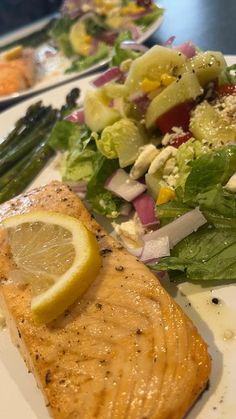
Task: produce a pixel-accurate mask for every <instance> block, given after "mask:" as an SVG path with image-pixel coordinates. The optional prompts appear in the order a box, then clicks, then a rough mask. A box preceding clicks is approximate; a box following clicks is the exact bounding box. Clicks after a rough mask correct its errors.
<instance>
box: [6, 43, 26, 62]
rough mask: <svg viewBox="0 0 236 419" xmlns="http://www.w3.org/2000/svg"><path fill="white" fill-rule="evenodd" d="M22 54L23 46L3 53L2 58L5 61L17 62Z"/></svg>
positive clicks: (17, 46)
mask: <svg viewBox="0 0 236 419" xmlns="http://www.w3.org/2000/svg"><path fill="white" fill-rule="evenodd" d="M22 52H23V47H22V45H16V46H15V47H13V48H11V49H8V50H7V51H5V52H3V53H2V55H1V57H2V58H3V59H4V60H7V61H11V60H15V59H16V58H19V57H20V56H21V55H22Z"/></svg>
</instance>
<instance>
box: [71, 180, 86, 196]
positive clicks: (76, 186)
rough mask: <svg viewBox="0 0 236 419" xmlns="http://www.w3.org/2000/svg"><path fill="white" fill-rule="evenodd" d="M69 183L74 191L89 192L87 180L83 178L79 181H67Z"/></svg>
mask: <svg viewBox="0 0 236 419" xmlns="http://www.w3.org/2000/svg"><path fill="white" fill-rule="evenodd" d="M67 183H68V185H69V186H70V188H71V189H72V191H74V192H76V193H77V192H85V193H86V192H87V182H85V180H81V181H79V182H76V183H75V182H73V183H70V182H67Z"/></svg>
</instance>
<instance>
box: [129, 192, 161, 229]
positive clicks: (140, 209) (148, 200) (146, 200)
mask: <svg viewBox="0 0 236 419" xmlns="http://www.w3.org/2000/svg"><path fill="white" fill-rule="evenodd" d="M133 206H134V208H135V210H136V211H137V213H138V216H139V219H140V221H141V223H142V224H143V225H144V226H151V225H154V224H157V223H158V220H157V218H156V214H155V206H156V204H155V201H154V199H153V198H152V197H151V196H150V195H148V194H146V193H144V194H142V195H140V196H138V197H137V198H135V199H134V200H133Z"/></svg>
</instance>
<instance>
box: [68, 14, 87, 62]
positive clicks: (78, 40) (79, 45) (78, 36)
mask: <svg viewBox="0 0 236 419" xmlns="http://www.w3.org/2000/svg"><path fill="white" fill-rule="evenodd" d="M69 39H70V43H71V45H72V48H73V49H74V51H75V52H77V54H80V55H83V56H84V57H87V56H88V55H89V54H90V52H91V47H92V40H93V39H92V37H91V36H89V35H88V34H87V32H86V26H85V24H84V23H83V22H80V21H78V22H76V23H74V25H73V26H71V29H70V33H69Z"/></svg>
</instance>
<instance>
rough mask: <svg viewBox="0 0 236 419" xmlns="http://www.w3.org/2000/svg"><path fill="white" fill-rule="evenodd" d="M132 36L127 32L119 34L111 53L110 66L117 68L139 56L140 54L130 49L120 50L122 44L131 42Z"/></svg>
mask: <svg viewBox="0 0 236 419" xmlns="http://www.w3.org/2000/svg"><path fill="white" fill-rule="evenodd" d="M132 40H133V39H132V35H131V32H129V31H124V32H121V33H120V34H119V35H118V37H117V38H116V41H115V44H114V47H113V52H112V61H111V62H112V65H113V66H119V65H120V64H121V63H122V62H123V61H125V60H129V59H131V60H134V59H135V58H137V57H139V56H140V55H141V53H140V52H137V51H134V50H132V49H124V48H122V42H124V41H132Z"/></svg>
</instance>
